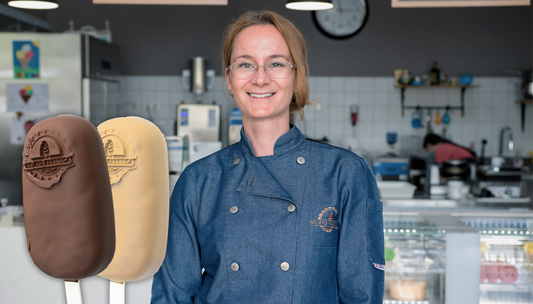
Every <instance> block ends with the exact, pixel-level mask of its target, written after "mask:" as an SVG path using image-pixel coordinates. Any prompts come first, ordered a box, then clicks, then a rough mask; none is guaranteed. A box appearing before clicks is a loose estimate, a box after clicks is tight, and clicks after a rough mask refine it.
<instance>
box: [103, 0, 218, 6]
mask: <svg viewBox="0 0 533 304" xmlns="http://www.w3.org/2000/svg"><path fill="white" fill-rule="evenodd" d="M93 4H150V5H152V4H162V5H228V0H93Z"/></svg>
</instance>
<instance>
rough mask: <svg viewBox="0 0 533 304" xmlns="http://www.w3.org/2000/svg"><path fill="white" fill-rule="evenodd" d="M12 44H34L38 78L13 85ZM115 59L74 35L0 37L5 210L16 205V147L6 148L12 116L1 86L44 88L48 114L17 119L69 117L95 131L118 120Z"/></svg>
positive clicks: (115, 52) (108, 47) (0, 167)
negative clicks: (78, 118)
mask: <svg viewBox="0 0 533 304" xmlns="http://www.w3.org/2000/svg"><path fill="white" fill-rule="evenodd" d="M13 41H32V42H38V47H39V62H40V67H39V70H40V73H39V78H31V79H29V78H27V79H14V72H13V70H14V60H13V57H14V56H13ZM119 54H120V49H119V47H118V46H116V45H113V44H109V43H107V42H104V41H100V40H98V39H96V38H93V37H89V36H86V35H83V34H79V33H59V34H51V33H0V109H4V111H3V112H1V113H0V146H1V147H2V149H0V159H1V160H2V161H1V162H0V193H1V194H2V197H6V198H8V199H9V201H10V202H11V204H13V205H19V204H21V203H22V183H21V180H22V175H21V174H22V171H21V170H20V164H21V163H22V154H21V151H22V144H12V143H11V129H12V120H13V121H16V119H17V116H16V113H14V112H6V111H5V109H7V98H6V93H7V91H6V86H7V84H23V85H28V84H31V85H34V84H37V85H44V86H48V111H47V112H29V111H27V112H24V113H23V115H22V116H21V119H24V117H34V118H37V120H43V119H45V118H48V117H52V116H57V115H60V114H74V115H79V116H83V117H85V118H86V119H88V120H89V121H91V122H92V123H93V124H94V125H98V124H100V123H101V122H103V121H105V120H107V119H109V118H113V117H117V116H119V109H120V98H119V94H118V91H119V90H118V87H119V83H118V81H116V79H117V78H118V77H117V76H118V75H120V61H119ZM32 60H33V59H32ZM29 102H31V99H30V100H29Z"/></svg>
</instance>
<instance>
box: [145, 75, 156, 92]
mask: <svg viewBox="0 0 533 304" xmlns="http://www.w3.org/2000/svg"><path fill="white" fill-rule="evenodd" d="M155 79H156V77H154V76H141V90H155Z"/></svg>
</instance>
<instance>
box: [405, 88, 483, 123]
mask: <svg viewBox="0 0 533 304" xmlns="http://www.w3.org/2000/svg"><path fill="white" fill-rule="evenodd" d="M396 87H397V88H400V89H401V100H402V116H404V114H405V113H404V112H405V109H417V108H419V109H442V110H445V109H450V110H461V116H463V117H464V116H465V91H466V89H470V88H477V87H479V85H456V86H453V85H449V84H437V85H398V86H396ZM405 89H461V106H456V107H452V106H406V105H405Z"/></svg>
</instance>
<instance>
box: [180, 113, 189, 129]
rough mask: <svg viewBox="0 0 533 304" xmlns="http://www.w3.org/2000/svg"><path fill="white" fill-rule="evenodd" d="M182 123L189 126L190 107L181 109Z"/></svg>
mask: <svg viewBox="0 0 533 304" xmlns="http://www.w3.org/2000/svg"><path fill="white" fill-rule="evenodd" d="M180 114H181V123H180V125H182V126H187V125H188V124H189V109H181V113H180Z"/></svg>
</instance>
